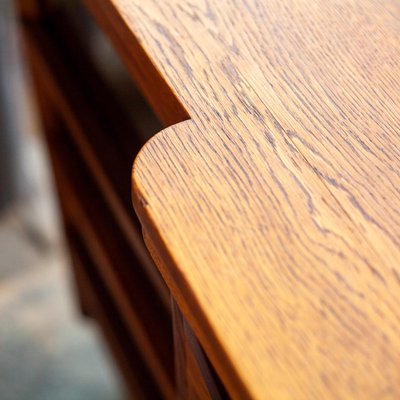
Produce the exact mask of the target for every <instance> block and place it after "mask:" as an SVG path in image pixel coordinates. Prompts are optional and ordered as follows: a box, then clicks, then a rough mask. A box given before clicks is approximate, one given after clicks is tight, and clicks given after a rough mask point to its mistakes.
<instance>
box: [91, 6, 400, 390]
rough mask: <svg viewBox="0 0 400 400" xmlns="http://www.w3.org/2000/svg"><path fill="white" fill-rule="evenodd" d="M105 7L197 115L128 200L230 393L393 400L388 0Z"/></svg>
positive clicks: (152, 162)
mask: <svg viewBox="0 0 400 400" xmlns="http://www.w3.org/2000/svg"><path fill="white" fill-rule="evenodd" d="M88 3H90V1H89V2H88ZM101 3H102V7H103V8H104V9H106V10H107V12H108V13H107V21H108V29H109V31H113V32H116V31H118V32H123V36H124V48H123V49H122V50H123V51H124V54H125V58H129V56H130V55H129V54H128V50H129V46H130V44H132V46H133V45H134V46H137V44H138V43H139V44H140V48H141V49H142V53H145V54H146V57H145V58H144V60H142V61H143V62H144V63H146V62H151V63H152V67H153V70H156V71H158V73H159V74H160V75H161V76H162V77H163V78H164V79H165V82H166V84H167V85H168V87H169V88H170V91H171V93H173V94H175V95H176V97H177V99H178V100H179V103H181V104H182V105H183V107H184V108H185V110H186V111H187V114H188V116H189V117H190V120H189V121H186V122H183V123H180V124H177V125H174V126H171V127H169V128H167V129H166V130H164V131H162V132H161V133H159V134H158V135H156V136H155V137H154V138H153V139H152V140H150V141H149V143H147V145H146V146H145V147H144V149H143V150H142V152H141V153H140V154H139V157H138V158H137V160H136V163H135V167H134V172H133V185H134V193H133V195H134V202H135V207H136V210H137V212H138V214H139V216H140V218H141V221H142V223H143V224H144V226H145V228H146V232H147V234H148V235H149V237H150V238H151V241H152V243H153V244H154V246H156V247H157V249H158V253H159V255H160V260H161V261H159V267H160V269H161V270H162V273H163V274H164V276H165V279H166V280H167V282H168V283H169V285H170V287H171V288H172V289H173V294H174V296H175V297H176V299H177V301H178V303H179V305H180V307H181V308H182V310H183V312H184V314H185V315H186V316H187V318H188V319H189V321H190V323H191V325H192V326H193V327H194V330H195V332H196V334H197V335H198V336H199V338H200V340H201V342H202V344H203V346H204V347H205V349H206V351H207V353H208V354H209V356H210V358H211V360H212V362H213V363H214V365H215V366H216V369H217V371H218V372H219V373H220V374H221V376H222V378H223V380H224V382H225V384H226V385H227V387H228V390H229V391H230V392H231V394H232V395H233V396H234V397H240V398H243V397H255V398H267V397H268V396H272V397H273V398H277V397H284V398H288V397H291V398H311V397H313V398H339V397H342V398H354V397H358V398H360V397H362V398H379V397H385V396H386V397H388V398H396V397H398V396H399V395H400V335H399V334H400V313H399V303H400V300H399V299H400V297H399V293H400V279H399V275H400V273H399V260H400V250H399V240H400V239H399V237H400V235H399V233H400V229H399V222H400V214H399V212H398V209H399V205H400V201H399V188H400V177H399V166H400V162H399V150H398V149H399V146H398V142H399V137H398V132H399V109H398V108H399V100H400V98H399V93H400V90H399V89H400V88H399V83H400V80H399V75H400V71H399V59H400V52H399V48H400V43H399V28H400V24H399V8H398V4H397V3H396V2H395V1H385V2H377V1H342V2H335V1H329V2H326V1H316V2H311V3H310V2H306V1H300V0H299V1H283V2H282V1H272V0H271V1H267V0H264V1H261V0H258V1H254V0H253V1H227V0H225V1H218V2H217V1H213V2H210V1H201V2H198V1H189V0H188V1H178V0H176V1H174V0H173V1H165V2H164V1H146V2H142V1H139V0H137V1H132V0H129V1H128V0H114V1H105V0H104V1H102V2H101ZM100 14H101V12H99V11H97V15H98V16H100V17H101V15H100ZM100 19H101V18H100ZM120 47H121V48H122V46H120ZM131 57H132V58H133V57H134V55H133V54H132V55H131ZM150 84H151V82H144V83H142V88H144V90H146V86H149V85H150ZM148 95H149V96H150V97H151V96H152V91H151V90H148ZM154 101H155V100H154V99H153V102H154ZM160 101H162V98H160ZM159 107H160V105H159ZM170 119H171V120H173V119H174V118H173V117H171V118H170Z"/></svg>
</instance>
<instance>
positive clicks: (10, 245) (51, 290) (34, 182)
mask: <svg viewBox="0 0 400 400" xmlns="http://www.w3.org/2000/svg"><path fill="white" fill-rule="evenodd" d="M25 145H26V149H25V157H24V159H25V160H26V162H27V163H29V167H30V168H29V182H30V185H31V187H30V196H27V197H26V198H25V199H24V200H23V201H22V202H21V203H18V204H16V205H14V206H12V207H11V208H9V209H8V210H7V211H6V212H4V213H2V215H1V216H0V400H25V399H29V400H92V399H93V400H117V399H121V398H122V397H123V395H122V391H121V385H120V382H119V378H118V374H117V372H116V370H115V368H114V364H113V362H112V360H111V358H110V355H109V354H108V351H107V350H106V348H105V346H104V344H103V341H102V338H101V336H100V333H99V332H98V331H97V329H96V326H95V325H94V324H93V323H92V322H91V321H90V320H87V319H84V318H83V317H81V316H80V314H79V311H78V307H77V306H76V304H75V301H74V293H73V283H72V279H71V276H70V274H69V259H68V255H67V254H66V251H65V247H64V244H63V239H62V234H61V230H60V224H59V222H58V213H57V207H56V202H55V201H54V193H53V189H52V185H51V175H50V174H49V170H50V168H49V166H48V164H47V163H46V159H45V152H44V151H43V148H42V144H41V142H40V140H39V139H38V138H37V137H35V136H32V135H29V136H27V137H26V138H25Z"/></svg>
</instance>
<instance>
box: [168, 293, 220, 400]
mask: <svg viewBox="0 0 400 400" xmlns="http://www.w3.org/2000/svg"><path fill="white" fill-rule="evenodd" d="M171 303H172V318H173V329H174V348H175V373H176V384H177V393H178V399H181V400H184V399H193V400H195V399H196V400H197V399H199V400H204V399H213V400H220V399H222V398H225V396H224V394H223V393H222V392H221V388H220V387H218V383H217V382H216V380H215V376H214V375H213V372H212V371H211V369H210V365H209V363H208V361H207V359H206V357H205V355H204V352H203V350H202V348H201V346H200V344H199V342H198V341H197V339H196V336H195V335H194V333H193V331H192V329H191V328H190V326H189V324H188V322H187V321H186V319H185V317H184V316H183V315H182V312H181V311H180V309H179V307H178V305H177V304H176V302H175V301H174V300H173V299H172V300H171Z"/></svg>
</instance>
